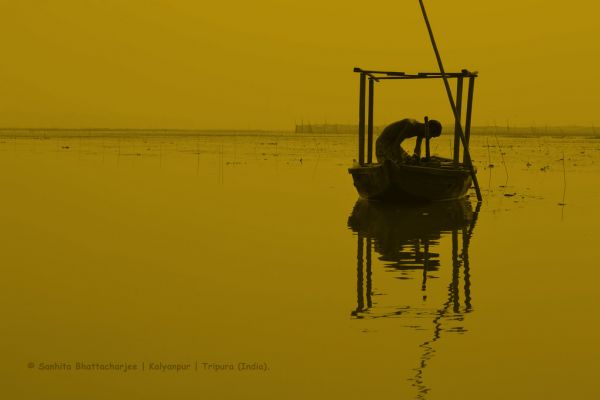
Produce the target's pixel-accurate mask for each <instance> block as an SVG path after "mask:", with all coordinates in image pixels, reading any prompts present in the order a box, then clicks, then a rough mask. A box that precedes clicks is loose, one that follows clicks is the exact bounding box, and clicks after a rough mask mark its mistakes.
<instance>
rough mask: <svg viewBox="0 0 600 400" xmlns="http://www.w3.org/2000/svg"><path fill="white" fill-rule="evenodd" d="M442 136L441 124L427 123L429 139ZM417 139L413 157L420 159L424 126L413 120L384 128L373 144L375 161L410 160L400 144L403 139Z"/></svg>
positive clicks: (399, 161)
mask: <svg viewBox="0 0 600 400" xmlns="http://www.w3.org/2000/svg"><path fill="white" fill-rule="evenodd" d="M441 134H442V124H440V123H439V122H438V121H436V120H434V119H432V120H430V121H429V137H430V138H433V137H438V136H440V135H441ZM412 137H416V138H417V144H416V146H415V150H414V155H415V156H416V157H417V158H420V157H421V142H422V141H423V139H424V138H425V124H424V123H422V122H418V121H416V120H414V119H409V118H406V119H403V120H401V121H397V122H394V123H392V124H390V125H388V126H386V127H385V129H384V130H383V131H382V132H381V134H380V135H379V137H378V138H377V141H376V142H375V155H376V156H377V161H378V162H380V163H383V162H384V161H385V160H390V161H394V162H396V163H403V162H407V161H409V160H411V156H410V155H409V154H408V153H407V152H406V151H404V149H403V148H402V146H401V143H402V142H403V141H404V140H405V139H409V138H412Z"/></svg>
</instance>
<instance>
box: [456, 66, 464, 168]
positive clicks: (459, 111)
mask: <svg viewBox="0 0 600 400" xmlns="http://www.w3.org/2000/svg"><path fill="white" fill-rule="evenodd" d="M462 98H463V77H462V76H461V77H459V78H458V79H457V81H456V114H458V119H456V120H455V121H454V165H455V166H458V161H459V160H460V135H459V134H458V131H459V130H460V123H461V122H460V121H461V117H462Z"/></svg>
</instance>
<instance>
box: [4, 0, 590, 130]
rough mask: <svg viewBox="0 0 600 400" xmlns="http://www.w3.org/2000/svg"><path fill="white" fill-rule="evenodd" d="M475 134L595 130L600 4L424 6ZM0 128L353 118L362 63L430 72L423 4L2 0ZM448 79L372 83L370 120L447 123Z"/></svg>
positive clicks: (383, 0) (460, 0)
mask: <svg viewBox="0 0 600 400" xmlns="http://www.w3.org/2000/svg"><path fill="white" fill-rule="evenodd" d="M425 6H426V7H427V11H428V13H429V17H430V20H431V23H432V26H433V30H434V33H435V35H436V39H437V41H438V46H439V48H440V52H441V55H442V58H443V60H444V64H445V67H446V70H447V71H453V70H460V69H462V68H467V69H469V70H473V71H479V74H480V77H479V78H478V80H477V84H476V90H475V106H474V114H473V122H474V124H475V125H501V126H505V125H506V124H510V125H511V126H544V125H549V126H556V125H561V126H565V125H587V126H589V125H592V124H594V125H600V117H599V115H598V111H597V108H598V104H600V94H599V93H600V79H599V78H598V76H597V73H596V71H598V70H600V41H599V40H598V39H599V38H600V24H598V23H597V18H598V15H599V14H600V13H599V11H600V4H599V3H597V2H595V1H592V0H586V1H576V0H574V1H570V2H564V1H527V0H504V1H485V2H483V1H475V0H455V1H452V2H449V1H447V0H444V1H442V0H425ZM0 44H1V48H2V58H1V60H0V94H1V95H0V127H5V128H32V127H35V128H142V129H147V128H150V129H162V128H173V129H267V130H280V129H281V130H290V129H293V126H294V124H295V123H300V122H304V123H309V122H310V123H323V122H327V123H357V115H358V76H357V74H355V73H353V72H352V69H353V67H355V66H358V67H362V68H365V69H386V70H387V69H389V70H395V71H404V72H420V71H435V70H437V64H436V61H435V57H434V53H433V51H432V48H431V45H430V42H429V38H428V36H427V31H426V28H425V25H424V22H423V18H422V15H421V12H420V8H419V3H418V1H417V0H414V1H413V0H410V1H409V0H396V1H390V0H380V1H378V2H374V3H366V2H364V1H354V0H344V1H340V0H330V1H326V0H319V1H317V0H301V1H291V0H289V1H285V0H280V1H275V0H254V1H240V0H236V1H225V0H223V1H219V2H208V1H206V0H127V1H125V0H119V1H117V0H18V1H17V0H0ZM445 96H446V95H445V91H444V87H443V83H442V82H441V81H426V82H425V81H418V82H414V81H411V82H404V81H400V82H384V83H379V84H377V85H376V103H375V124H376V125H384V124H386V123H389V122H392V121H394V120H398V119H401V118H405V117H411V118H417V119H421V118H423V117H424V116H425V115H428V116H429V117H431V118H437V119H440V120H441V121H442V122H443V123H445V124H450V123H451V112H450V108H449V105H448V100H447V98H446V97H445Z"/></svg>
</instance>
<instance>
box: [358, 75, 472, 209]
mask: <svg viewBox="0 0 600 400" xmlns="http://www.w3.org/2000/svg"><path fill="white" fill-rule="evenodd" d="M354 72H358V73H359V74H360V105H359V125H358V127H359V138H358V139H359V146H358V147H359V149H358V151H359V154H358V161H357V162H355V163H354V165H353V166H352V167H351V168H349V169H348V172H349V173H350V174H351V175H352V180H353V182H354V186H355V187H356V190H357V192H358V194H359V195H360V197H362V198H364V199H370V200H380V201H394V202H430V201H448V200H456V199H461V198H464V197H465V196H466V195H467V193H468V190H469V188H470V187H471V186H472V185H473V180H474V177H475V174H476V172H477V171H476V169H475V167H473V165H472V163H471V159H470V154H469V153H468V150H467V151H465V149H468V144H469V139H470V133H471V116H472V109H473V93H474V84H475V78H476V77H477V76H478V74H477V72H471V71H468V70H466V69H463V70H462V71H461V72H456V73H444V74H441V73H434V72H432V73H427V72H420V73H417V74H407V73H404V72H395V71H374V70H364V69H361V68H355V69H354ZM367 78H368V80H369V91H368V92H369V93H368V100H369V101H368V103H369V107H368V123H367V124H366V125H367V126H366V132H365V111H366V110H365V103H366V99H365V97H366V90H365V86H366V79H367ZM441 78H445V79H449V78H450V79H452V78H454V79H456V80H457V91H456V99H455V105H456V109H457V114H458V115H457V117H458V119H457V120H456V121H455V132H454V142H453V143H454V146H453V157H452V158H444V157H437V156H431V154H430V146H429V141H430V138H429V137H426V138H425V146H426V156H425V157H423V158H416V159H413V160H412V161H411V162H403V163H396V162H393V161H390V160H386V161H385V162H383V163H378V162H374V161H373V150H374V149H373V94H374V83H375V82H382V81H385V80H402V79H441ZM465 80H468V83H469V87H468V96H467V103H466V116H465V123H464V138H465V145H466V146H467V147H464V146H462V147H461V139H460V135H461V134H462V132H463V131H462V125H461V119H462V118H461V117H462V115H461V108H462V100H463V99H462V97H463V93H462V92H463V90H462V89H463V82H464V81H465ZM425 120H426V121H427V117H426V119H425ZM365 133H366V135H365ZM365 141H366V146H365ZM461 148H462V156H463V157H462V160H461V157H460V156H461Z"/></svg>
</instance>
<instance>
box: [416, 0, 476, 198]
mask: <svg viewBox="0 0 600 400" xmlns="http://www.w3.org/2000/svg"><path fill="white" fill-rule="evenodd" d="M419 4H420V5H421V11H422V12H423V18H425V25H427V31H428V32H429V38H430V39H431V45H432V46H433V51H434V52H435V57H436V58H437V62H438V66H439V67H440V73H441V74H442V79H443V80H444V86H445V87H446V93H447V94H448V100H450V107H452V112H453V113H454V120H455V121H460V119H459V116H458V112H457V110H456V104H454V98H453V97H452V91H451V90H450V84H449V83H448V78H447V77H446V72H445V71H444V64H442V57H441V56H440V52H439V51H438V48H437V45H436V44H435V38H434V37H433V31H432V30H431V25H430V24H429V18H427V11H425V5H423V0H419ZM457 128H458V134H459V136H460V140H461V142H462V145H463V147H464V149H465V153H464V157H465V160H466V161H467V166H468V167H469V171H470V172H471V179H472V180H473V185H474V186H475V193H477V200H479V201H481V200H483V198H482V197H481V189H479V182H478V181H477V174H475V169H474V168H473V161H472V160H471V153H470V152H469V146H468V144H467V142H466V140H465V135H464V133H463V131H462V127H461V125H460V124H458V127H457Z"/></svg>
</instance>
